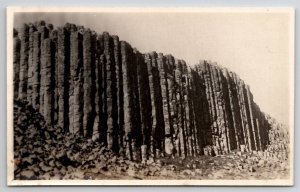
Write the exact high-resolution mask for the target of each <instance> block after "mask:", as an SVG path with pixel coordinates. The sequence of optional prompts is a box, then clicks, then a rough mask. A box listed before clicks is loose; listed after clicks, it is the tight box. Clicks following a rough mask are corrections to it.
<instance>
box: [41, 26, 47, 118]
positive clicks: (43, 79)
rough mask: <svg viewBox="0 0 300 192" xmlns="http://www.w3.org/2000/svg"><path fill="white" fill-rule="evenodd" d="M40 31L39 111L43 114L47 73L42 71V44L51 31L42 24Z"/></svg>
mask: <svg viewBox="0 0 300 192" xmlns="http://www.w3.org/2000/svg"><path fill="white" fill-rule="evenodd" d="M39 31H40V32H41V45H40V54H41V55H40V95H39V96H40V101H39V111H40V113H41V114H43V113H44V89H45V78H46V76H45V74H44V73H43V72H42V68H43V67H44V66H42V62H43V57H44V54H45V53H44V52H42V44H43V42H44V41H45V39H47V38H48V37H49V31H48V29H47V27H45V26H41V27H40V28H39Z"/></svg>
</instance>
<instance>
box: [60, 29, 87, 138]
mask: <svg viewBox="0 0 300 192" xmlns="http://www.w3.org/2000/svg"><path fill="white" fill-rule="evenodd" d="M64 30H66V31H65V32H64V33H65V34H66V35H67V34H68V33H70V37H69V38H68V36H66V39H65V43H66V47H67V45H68V44H69V43H70V53H68V51H69V50H65V54H66V56H69V55H68V54H70V63H67V64H66V68H65V70H66V72H65V78H68V80H69V82H68V83H67V87H68V88H69V89H68V91H67V90H66V89H65V90H66V93H65V95H66V96H67V95H68V101H65V102H68V104H69V108H66V111H65V113H67V112H68V113H69V114H68V117H69V118H68V121H69V122H65V123H66V124H67V123H69V131H70V132H71V133H73V134H83V102H84V101H83V96H84V95H83V44H82V40H83V35H82V33H83V30H80V29H77V28H76V26H74V25H72V27H71V31H70V32H68V30H67V29H64ZM68 39H70V41H68ZM65 59H66V62H68V60H67V58H65ZM68 64H69V67H67V66H68ZM68 68H69V69H68ZM67 69H68V70H67ZM68 76H69V77H68ZM67 92H68V93H67Z"/></svg>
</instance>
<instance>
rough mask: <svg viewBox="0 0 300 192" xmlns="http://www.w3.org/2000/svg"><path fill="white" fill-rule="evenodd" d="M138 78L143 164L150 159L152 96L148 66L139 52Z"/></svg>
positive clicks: (137, 54) (137, 55)
mask: <svg viewBox="0 0 300 192" xmlns="http://www.w3.org/2000/svg"><path fill="white" fill-rule="evenodd" d="M136 59H137V76H138V90H139V107H140V114H141V115H140V116H141V135H142V139H141V152H142V154H141V157H142V162H145V161H146V160H147V158H148V149H149V147H150V134H151V126H152V125H151V113H152V108H151V95H150V84H149V79H148V70H147V64H146V63H145V62H144V59H143V56H142V55H141V54H140V53H139V52H137V53H136Z"/></svg>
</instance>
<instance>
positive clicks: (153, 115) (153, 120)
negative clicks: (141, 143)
mask: <svg viewBox="0 0 300 192" xmlns="http://www.w3.org/2000/svg"><path fill="white" fill-rule="evenodd" d="M144 58H145V63H146V65H147V75H148V79H149V91H150V99H151V113H149V116H150V119H151V125H152V127H151V128H150V131H151V132H150V150H149V151H150V155H151V156H152V157H153V156H154V155H155V150H156V149H155V145H154V137H155V130H156V126H157V120H156V118H157V114H156V106H155V92H154V79H153V74H152V62H151V56H150V54H145V56H144Z"/></svg>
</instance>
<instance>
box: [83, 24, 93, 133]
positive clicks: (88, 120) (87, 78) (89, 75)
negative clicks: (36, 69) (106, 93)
mask: <svg viewBox="0 0 300 192" xmlns="http://www.w3.org/2000/svg"><path fill="white" fill-rule="evenodd" d="M94 39H95V37H94V35H93V34H92V32H91V31H90V30H85V31H84V33H83V41H82V42H83V91H84V94H83V123H82V124H83V135H84V136H86V137H92V133H93V125H94V112H95V103H94V101H95V94H94V90H95V83H94V79H95V73H94V72H95V55H94V54H95V40H94Z"/></svg>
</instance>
